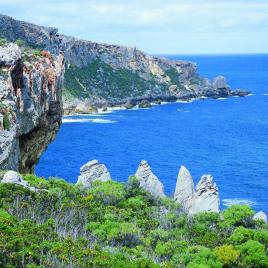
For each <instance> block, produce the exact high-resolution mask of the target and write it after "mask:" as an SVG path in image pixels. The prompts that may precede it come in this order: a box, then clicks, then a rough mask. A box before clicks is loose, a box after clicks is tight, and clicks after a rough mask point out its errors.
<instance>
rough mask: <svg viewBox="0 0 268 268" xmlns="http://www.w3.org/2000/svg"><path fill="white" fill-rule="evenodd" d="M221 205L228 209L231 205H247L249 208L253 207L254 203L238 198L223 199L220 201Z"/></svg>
mask: <svg viewBox="0 0 268 268" xmlns="http://www.w3.org/2000/svg"><path fill="white" fill-rule="evenodd" d="M222 204H223V205H224V206H226V207H230V206H232V205H244V204H246V205H249V206H253V205H255V204H256V202H254V201H252V200H248V199H240V198H233V199H231V198H230V199H228V198H227V199H223V200H222Z"/></svg>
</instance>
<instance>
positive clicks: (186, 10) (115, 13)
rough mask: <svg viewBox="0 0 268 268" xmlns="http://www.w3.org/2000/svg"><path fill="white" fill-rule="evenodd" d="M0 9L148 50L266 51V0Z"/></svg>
mask: <svg viewBox="0 0 268 268" xmlns="http://www.w3.org/2000/svg"><path fill="white" fill-rule="evenodd" d="M0 13H1V14H5V15H9V16H12V17H14V18H16V19H19V20H24V21H28V22H32V23H35V24H39V25H44V26H53V27H56V28H58V29H59V32H60V33H63V34H67V35H71V36H75V37H78V38H82V39H86V40H90V41H96V42H100V43H108V44H118V45H127V46H136V47H137V48H139V49H141V50H143V51H145V52H147V53H150V54H229V53H268V0H132V1H131V0H0ZM0 27H1V25H0Z"/></svg>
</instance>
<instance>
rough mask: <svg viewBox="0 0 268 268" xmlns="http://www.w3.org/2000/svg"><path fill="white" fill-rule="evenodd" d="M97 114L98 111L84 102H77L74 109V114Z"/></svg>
mask: <svg viewBox="0 0 268 268" xmlns="http://www.w3.org/2000/svg"><path fill="white" fill-rule="evenodd" d="M97 112H98V110H97V109H96V108H95V107H93V106H92V105H90V104H89V103H85V102H79V103H78V104H77V106H76V107H75V113H77V114H93V113H97Z"/></svg>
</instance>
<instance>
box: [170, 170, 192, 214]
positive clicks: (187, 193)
mask: <svg viewBox="0 0 268 268" xmlns="http://www.w3.org/2000/svg"><path fill="white" fill-rule="evenodd" d="M193 194H194V183H193V179H192V176H191V174H190V172H189V171H188V169H187V168H186V167H184V166H181V168H180V171H179V174H178V178H177V183H176V189H175V193H174V199H175V200H176V201H177V202H178V203H180V204H181V205H182V207H183V209H184V210H185V211H189V210H190V208H191V206H192V198H193Z"/></svg>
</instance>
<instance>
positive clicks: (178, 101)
mask: <svg viewBox="0 0 268 268" xmlns="http://www.w3.org/2000/svg"><path fill="white" fill-rule="evenodd" d="M194 100H195V99H191V100H188V101H184V100H177V101H176V102H177V103H192V102H193V101H194Z"/></svg>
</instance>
